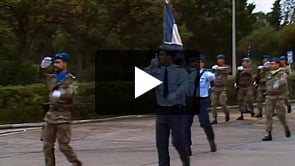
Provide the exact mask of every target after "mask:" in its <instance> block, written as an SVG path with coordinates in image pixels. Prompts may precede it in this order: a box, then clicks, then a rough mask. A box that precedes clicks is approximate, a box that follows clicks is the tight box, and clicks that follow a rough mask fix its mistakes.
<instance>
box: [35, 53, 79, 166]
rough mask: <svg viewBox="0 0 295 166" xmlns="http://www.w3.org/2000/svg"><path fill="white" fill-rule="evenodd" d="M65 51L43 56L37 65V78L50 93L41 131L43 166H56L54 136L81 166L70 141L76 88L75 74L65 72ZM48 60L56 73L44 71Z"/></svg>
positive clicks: (66, 154) (67, 56) (74, 164)
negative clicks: (38, 66)
mask: <svg viewBox="0 0 295 166" xmlns="http://www.w3.org/2000/svg"><path fill="white" fill-rule="evenodd" d="M68 60H69V54H68V53H58V54H56V55H54V56H53V57H45V58H44V59H43V60H42V62H41V66H40V70H39V77H40V78H41V79H42V80H43V81H44V83H45V84H46V85H47V87H48V89H49V91H50V94H49V101H50V108H49V110H48V112H47V113H46V114H45V117H44V121H45V126H44V129H43V131H42V134H43V136H42V137H43V151H44V155H45V164H46V166H55V154H54V144H55V141H56V139H57V141H58V144H59V149H60V150H61V152H63V153H64V155H65V156H66V158H67V159H68V161H69V162H71V163H72V164H73V166H81V165H82V163H81V162H80V161H79V160H78V159H77V156H76V154H75V152H74V150H73V148H72V147H71V146H70V145H69V143H70V140H71V125H70V120H71V114H72V111H73V106H74V96H75V94H76V91H77V82H76V78H75V76H73V75H72V74H71V73H69V72H68V71H67V64H68ZM51 63H53V66H54V68H55V71H56V74H48V73H46V72H45V68H47V67H48V66H49V65H50V64H51Z"/></svg>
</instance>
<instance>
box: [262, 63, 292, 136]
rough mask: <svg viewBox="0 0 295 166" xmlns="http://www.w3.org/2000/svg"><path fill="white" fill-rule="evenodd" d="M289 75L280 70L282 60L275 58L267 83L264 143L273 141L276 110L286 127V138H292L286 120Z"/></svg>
mask: <svg viewBox="0 0 295 166" xmlns="http://www.w3.org/2000/svg"><path fill="white" fill-rule="evenodd" d="M287 84H288V82H287V74H286V73H285V72H284V71H282V70H281V69H280V59H279V58H273V60H272V62H271V73H270V75H268V76H267V82H266V105H265V110H266V132H267V135H265V136H264V137H263V138H262V141H271V140H272V134H271V132H272V115H273V113H274V110H276V112H277V116H278V118H279V120H280V122H281V124H282V125H283V127H284V130H285V135H286V137H290V136H291V133H290V130H289V127H288V124H287V120H286V108H285V106H286V105H285V98H286V95H285V94H284V92H285V91H286V90H287Z"/></svg>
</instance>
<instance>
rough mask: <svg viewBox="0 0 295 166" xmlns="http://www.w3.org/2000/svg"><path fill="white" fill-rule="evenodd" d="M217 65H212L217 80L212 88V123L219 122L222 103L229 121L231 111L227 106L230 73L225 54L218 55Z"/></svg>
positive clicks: (226, 118)
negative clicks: (219, 107)
mask: <svg viewBox="0 0 295 166" xmlns="http://www.w3.org/2000/svg"><path fill="white" fill-rule="evenodd" d="M216 59H217V65H214V66H212V69H213V71H214V73H215V81H214V83H213V86H212V88H211V105H212V107H213V108H212V114H213V118H214V120H213V121H212V122H211V124H217V108H216V107H217V106H218V104H220V105H221V107H222V109H223V112H224V114H225V121H226V122H228V121H229V111H228V108H227V103H226V101H227V92H226V90H227V81H228V80H227V78H228V73H229V67H228V66H227V65H225V60H224V59H225V57H224V55H223V54H219V55H217V57H216Z"/></svg>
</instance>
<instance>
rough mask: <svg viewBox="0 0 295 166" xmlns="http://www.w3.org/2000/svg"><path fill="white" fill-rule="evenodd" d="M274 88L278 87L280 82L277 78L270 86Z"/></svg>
mask: <svg viewBox="0 0 295 166" xmlns="http://www.w3.org/2000/svg"><path fill="white" fill-rule="evenodd" d="M272 87H273V88H274V89H278V88H279V87H280V82H279V81H278V80H277V81H276V82H275V83H274V84H273V86H272Z"/></svg>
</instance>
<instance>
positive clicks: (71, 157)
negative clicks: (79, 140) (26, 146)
mask: <svg viewBox="0 0 295 166" xmlns="http://www.w3.org/2000/svg"><path fill="white" fill-rule="evenodd" d="M42 133H43V151H44V155H45V164H46V166H55V154H54V144H55V141H56V139H57V141H58V144H59V149H60V151H61V152H63V153H64V155H65V156H66V158H67V159H68V161H69V162H71V163H75V162H76V161H77V156H76V154H75V152H74V150H73V148H72V147H71V146H70V145H69V143H70V140H71V125H70V124H69V123H65V124H49V123H46V124H45V125H44V129H43V131H42Z"/></svg>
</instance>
